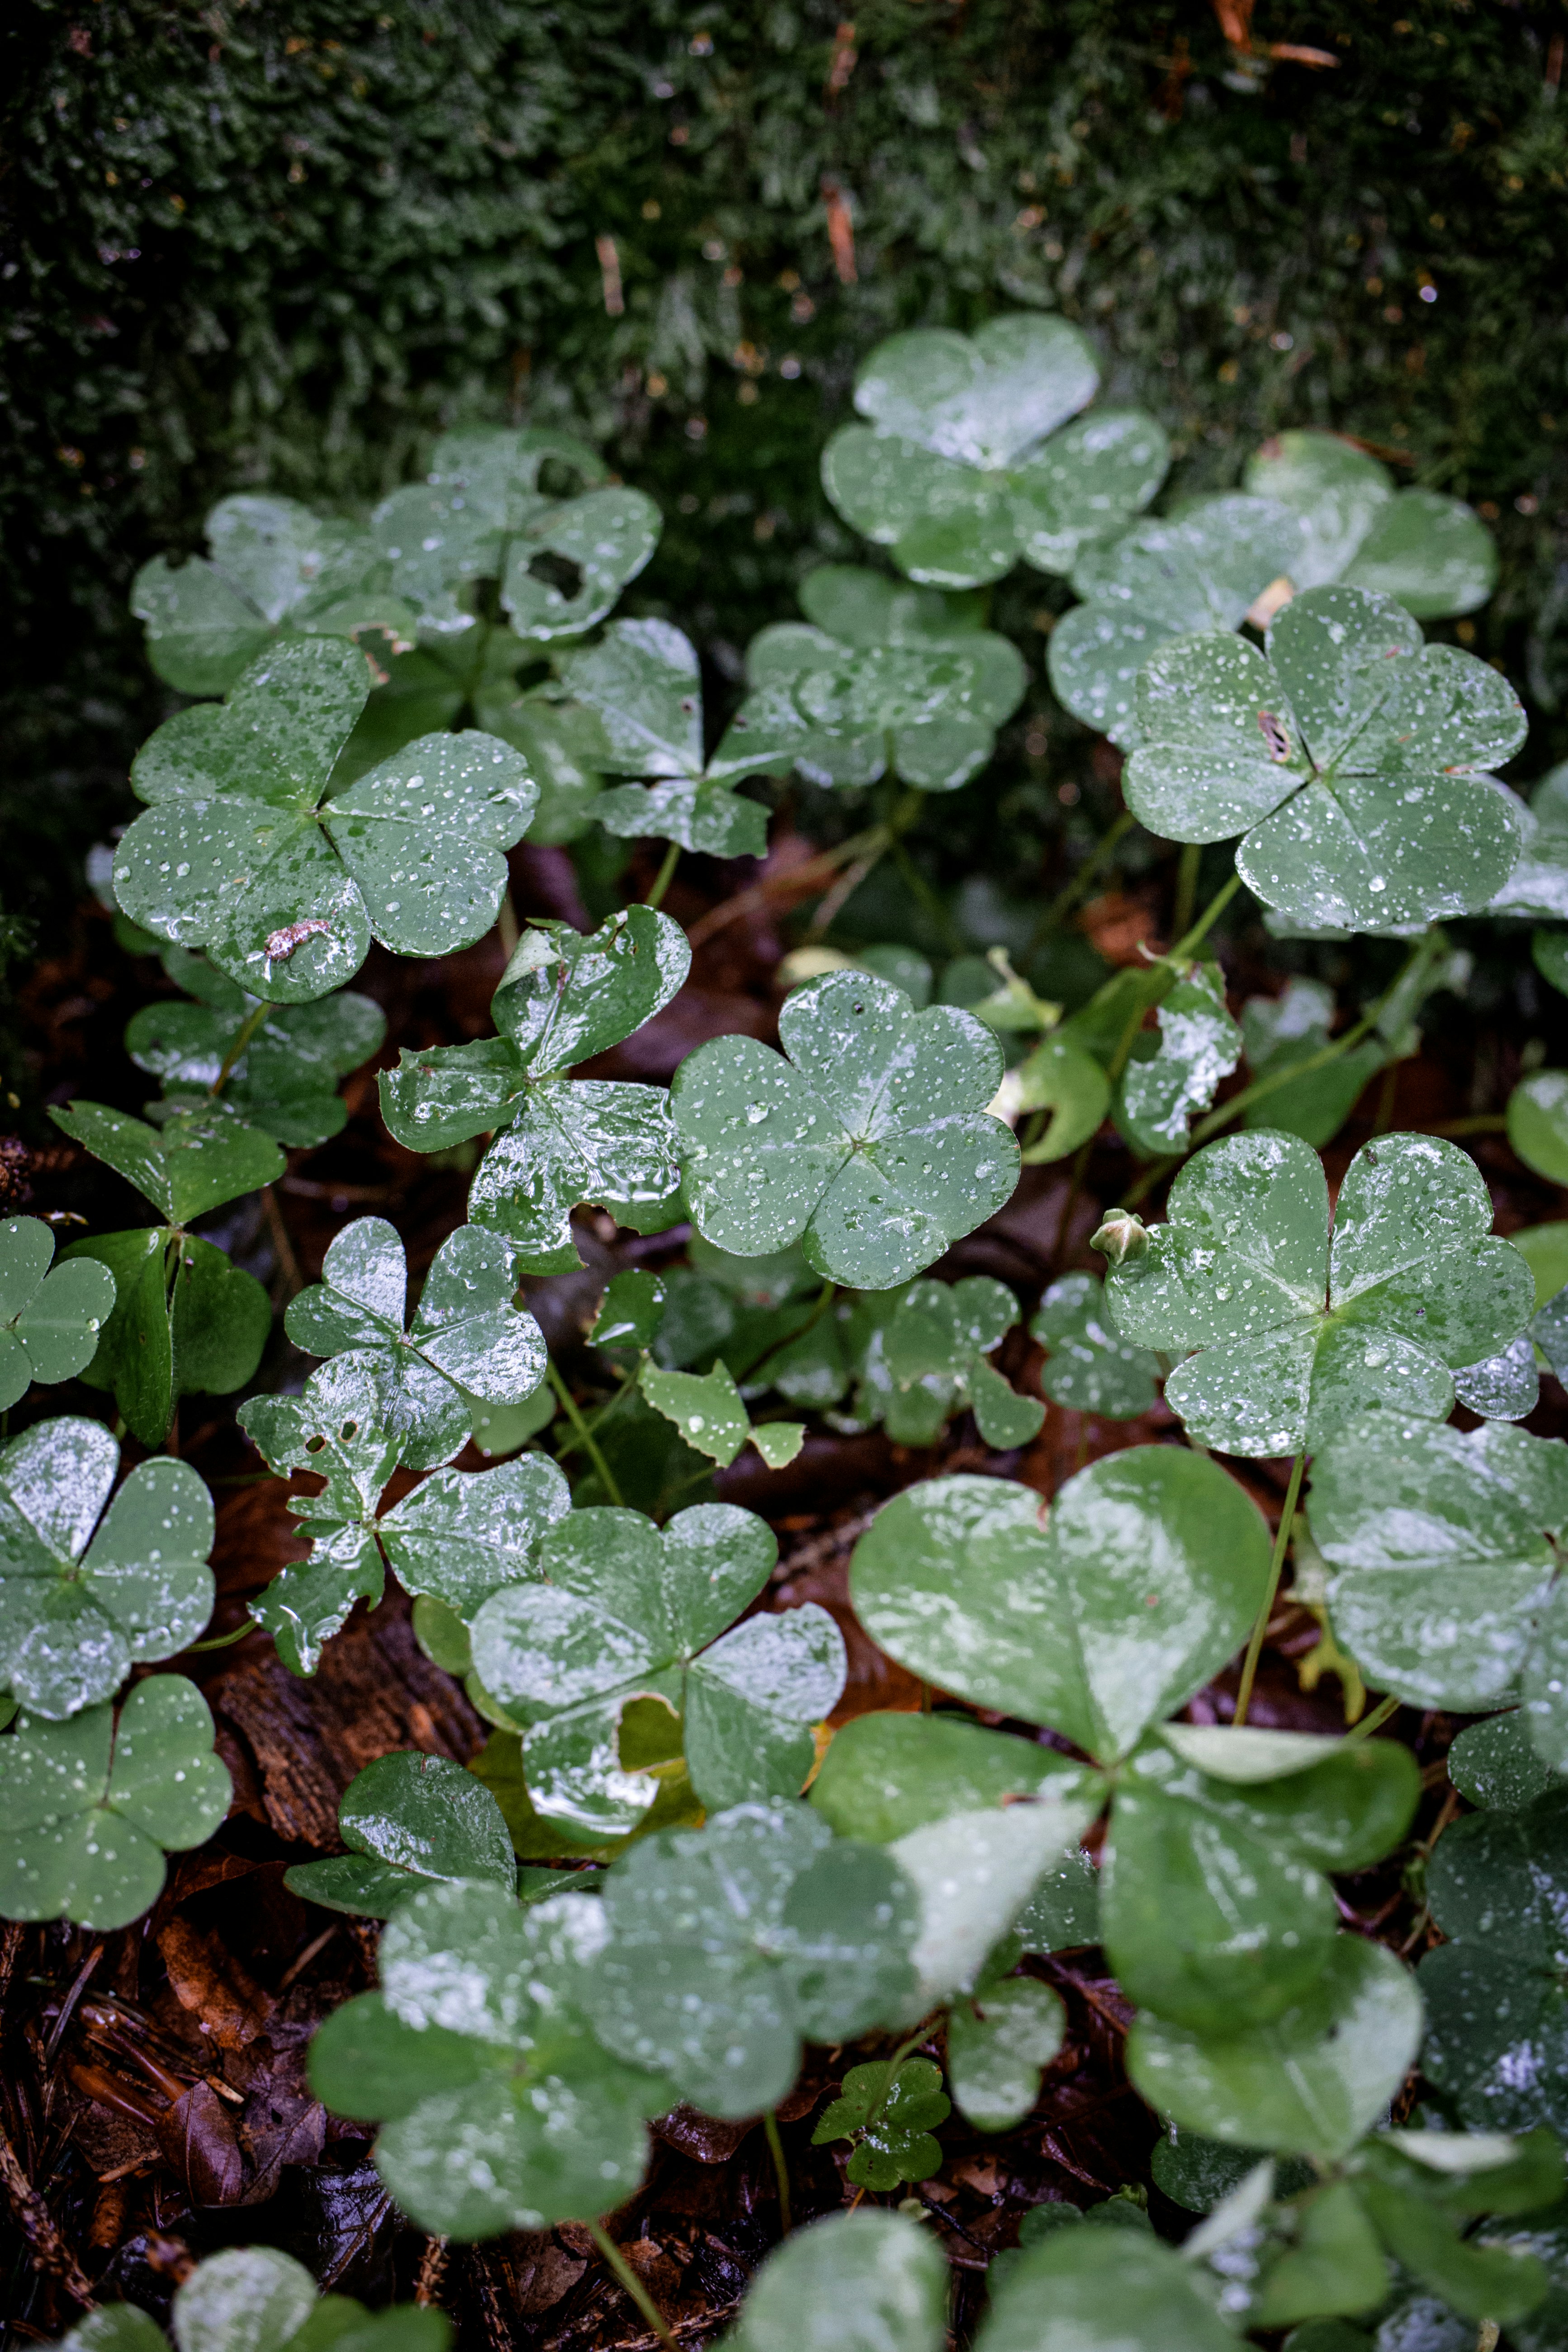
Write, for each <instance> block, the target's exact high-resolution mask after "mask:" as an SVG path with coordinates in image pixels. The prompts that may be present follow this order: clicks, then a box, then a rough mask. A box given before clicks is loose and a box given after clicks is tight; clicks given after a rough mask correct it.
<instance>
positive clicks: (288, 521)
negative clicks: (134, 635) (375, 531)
mask: <svg viewBox="0 0 1568 2352" xmlns="http://www.w3.org/2000/svg"><path fill="white" fill-rule="evenodd" d="M206 533H207V545H208V547H209V548H210V549H211V550H212V554H211V558H210V560H209V559H208V558H207V557H205V556H200V555H193V556H191V557H189V558H188V559H187V561H186V562H184V563H182V564H180V565H178V566H177V567H176V566H175V565H174V564H171V563H170V562H169V561H168V559H167V557H165V556H162V555H155V556H154V557H153V560H152V562H150V563H144V564H143V565H142V569H141V571H140V572H138V573H137V574H136V578H135V580H134V581H133V583H132V589H131V610H132V613H134V614H135V615H136V618H137V619H138V620H139V621H144V622H145V623H146V625H147V658H148V660H149V661H150V662H151V663H152V665H153V668H154V670H156V672H157V674H158V676H159V677H161V678H163V679H165V680H166V681H167V683H168V684H169V685H170V686H172V687H174V688H177V690H178V691H179V692H180V693H181V694H197V695H205V694H225V693H226V692H227V690H228V688H230V687H231V686H232V685H233V684H234V682H235V680H236V679H237V677H239V676H240V674H241V673H242V671H244V670H245V668H246V667H247V666H248V664H249V663H251V662H253V661H254V660H255V659H256V657H257V656H258V655H259V654H263V653H265V652H266V651H267V650H268V647H269V646H271V644H272V643H273V641H274V640H275V639H276V638H277V637H278V636H279V635H280V634H285V635H287V634H293V633H297V632H298V633H303V634H305V635H310V636H329V637H353V638H357V637H359V636H361V635H364V634H366V633H367V632H370V633H374V634H376V635H381V636H383V637H389V638H391V639H392V641H393V642H394V644H395V645H402V644H409V643H412V638H413V628H414V614H413V612H412V611H411V609H410V608H409V606H408V605H407V604H405V603H404V601H403V600H402V599H401V597H399V596H396V595H395V594H393V593H392V592H391V589H390V586H389V578H390V574H389V568H388V565H387V563H386V561H385V558H384V556H383V554H382V552H381V550H380V549H379V548H378V547H377V546H376V543H375V541H374V539H372V538H371V536H370V535H369V533H368V532H366V531H363V530H360V529H358V528H357V526H355V525H354V524H353V523H347V522H339V521H337V520H334V519H332V518H331V517H330V516H322V515H317V514H312V513H311V511H310V508H309V507H305V506H301V505H300V502H299V500H298V499H283V498H278V497H275V496H271V495H264V496H262V497H255V496H242V497H238V498H229V499H219V500H218V503H217V505H216V507H214V508H213V509H212V511H211V513H210V514H209V515H208V516H207V520H206Z"/></svg>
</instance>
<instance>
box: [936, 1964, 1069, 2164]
mask: <svg viewBox="0 0 1568 2352" xmlns="http://www.w3.org/2000/svg"><path fill="white" fill-rule="evenodd" d="M1066 2031H1067V2012H1066V2011H1065V2010H1064V2009H1063V2007H1062V2004H1061V2002H1060V2000H1058V1996H1057V1995H1056V1994H1055V1993H1054V1992H1052V1990H1050V1987H1049V1986H1048V1985H1043V1984H1037V1983H1036V1982H1035V1980H1034V1979H1033V1978H1032V1977H1010V1978H1007V1979H1005V1980H1004V1981H1002V1982H1000V1983H990V1984H983V1985H981V1986H979V1987H978V1988H977V1989H976V1990H975V1992H974V1993H973V1995H972V1996H970V1997H969V1998H968V1999H966V2000H959V2001H956V2002H955V2003H954V2005H953V2007H952V2011H951V2012H950V2014H949V2017H948V2021H947V2073H948V2080H949V2082H950V2083H951V2084H952V2096H953V2101H954V2104H955V2105H956V2106H957V2108H958V2111H959V2113H960V2114H961V2115H962V2116H964V2117H965V2118H966V2120H967V2121H968V2122H970V2123H972V2124H973V2126H974V2127H975V2129H976V2130H977V2131H1011V2130H1012V2129H1013V2127H1014V2126H1015V2125H1016V2124H1020V2123H1022V2122H1023V2120H1024V2118H1025V2116H1026V2115H1027V2114H1028V2113H1029V2110H1030V2109H1031V2107H1032V2106H1033V2105H1034V2104H1035V2102H1036V2100H1037V2098H1038V2097H1039V2095H1040V2076H1041V2074H1042V2073H1043V2072H1044V2070H1045V2068H1046V2067H1047V2066H1048V2065H1049V2064H1050V2063H1051V2061H1052V2059H1053V2058H1054V2057H1055V2056H1056V2054H1057V2053H1058V2050H1059V2049H1060V2048H1061V2044H1062V2037H1063V2035H1064V2033H1065V2032H1066Z"/></svg>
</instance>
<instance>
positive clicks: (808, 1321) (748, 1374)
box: [733, 1276, 837, 1388]
mask: <svg viewBox="0 0 1568 2352" xmlns="http://www.w3.org/2000/svg"><path fill="white" fill-rule="evenodd" d="M836 1296H837V1284H836V1283H835V1282H834V1280H833V1279H832V1277H831V1276H829V1277H828V1279H827V1280H826V1282H825V1283H824V1284H823V1286H822V1288H821V1289H820V1290H819V1291H818V1292H817V1294H816V1304H815V1306H814V1307H812V1310H811V1312H810V1314H809V1315H808V1316H807V1317H806V1318H805V1322H804V1323H800V1324H797V1325H796V1326H795V1329H794V1330H793V1331H786V1332H785V1333H784V1338H783V1339H775V1340H774V1341H773V1344H772V1346H771V1347H767V1348H764V1349H763V1352H762V1354H761V1355H760V1356H753V1357H752V1360H751V1362H750V1363H749V1364H742V1367H741V1369H740V1370H739V1371H738V1372H736V1373H735V1374H734V1375H733V1379H734V1381H735V1385H736V1387H737V1388H739V1386H740V1384H741V1382H742V1381H749V1380H752V1379H754V1378H755V1376H756V1374H757V1373H758V1372H759V1371H761V1370H762V1368H763V1365H764V1364H765V1363H767V1362H769V1361H770V1360H771V1359H772V1358H773V1357H774V1356H776V1355H778V1354H779V1353H780V1352H781V1350H782V1349H785V1348H793V1347H794V1345H795V1341H796V1340H797V1339H805V1335H806V1333H807V1332H808V1331H813V1330H815V1329H816V1326H817V1325H818V1324H819V1323H820V1322H821V1320H822V1318H823V1317H824V1316H825V1315H826V1312H827V1310H828V1308H829V1307H831V1306H832V1304H833V1301H834V1298H835V1297H836Z"/></svg>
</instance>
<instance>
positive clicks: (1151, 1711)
mask: <svg viewBox="0 0 1568 2352" xmlns="http://www.w3.org/2000/svg"><path fill="white" fill-rule="evenodd" d="M1267 1578H1268V1532H1267V1529H1266V1528H1265V1527H1264V1523H1263V1521H1262V1519H1261V1518H1260V1517H1259V1516H1258V1512H1257V1511H1256V1509H1255V1508H1254V1507H1253V1505H1252V1504H1251V1503H1250V1502H1248V1501H1247V1497H1246V1496H1244V1495H1243V1493H1242V1492H1241V1489H1240V1488H1239V1487H1238V1486H1235V1485H1234V1484H1233V1483H1232V1481H1231V1480H1229V1479H1228V1478H1227V1477H1226V1475H1225V1473H1224V1472H1223V1471H1222V1470H1220V1469H1219V1468H1218V1467H1217V1466H1216V1465H1215V1464H1213V1463H1211V1462H1208V1461H1207V1460H1205V1458H1204V1457H1203V1456H1201V1455H1199V1454H1192V1453H1185V1452H1183V1453H1178V1452H1176V1451H1175V1450H1174V1449H1173V1448H1171V1447H1167V1446H1139V1447H1135V1448H1133V1449H1132V1450H1131V1452H1129V1453H1124V1454H1115V1455H1112V1456H1110V1458H1108V1459H1107V1460H1105V1461H1102V1462H1097V1463H1095V1464H1093V1465H1091V1466H1090V1467H1089V1469H1088V1470H1085V1471H1081V1472H1080V1473H1079V1475H1078V1476H1077V1477H1076V1478H1072V1479H1069V1480H1068V1484H1067V1485H1066V1486H1064V1487H1063V1488H1062V1489H1061V1491H1060V1493H1059V1494H1058V1496H1057V1499H1056V1502H1055V1503H1054V1505H1053V1506H1052V1507H1051V1510H1050V1513H1049V1515H1048V1517H1047V1518H1046V1521H1045V1524H1044V1526H1043V1527H1042V1526H1041V1524H1040V1504H1039V1497H1038V1496H1037V1495H1036V1494H1035V1493H1034V1492H1033V1491H1032V1489H1030V1488H1028V1487H1026V1486H1013V1485H1012V1484H1010V1483H1009V1482H1007V1481H1005V1480H1002V1479H994V1478H976V1477H956V1478H939V1479H932V1480H931V1481H929V1482H928V1483H927V1484H925V1485H923V1486H914V1487H911V1488H910V1489H909V1490H907V1492H906V1493H904V1494H902V1495H900V1496H895V1497H894V1499H893V1500H892V1501H891V1502H890V1503H889V1504H886V1505H885V1506H884V1507H883V1508H882V1510H881V1511H880V1512H879V1514H878V1516H877V1518H876V1521H875V1522H874V1524H873V1526H872V1527H871V1528H870V1530H869V1531H868V1534H866V1535H864V1536H863V1537H862V1538H860V1541H859V1543H858V1545H857V1546H856V1549H855V1556H854V1560H853V1563H852V1566H851V1570H850V1594H851V1598H852V1599H853V1601H854V1603H855V1609H856V1613H857V1615H858V1617H859V1619H860V1622H862V1624H863V1625H865V1627H866V1629H867V1631H868V1633H871V1635H872V1636H873V1638H874V1639H875V1640H876V1641H878V1642H879V1643H880V1644H881V1646H882V1647H883V1648H884V1649H885V1650H887V1651H888V1652H889V1654H890V1655H892V1656H893V1657H895V1658H897V1659H898V1660H899V1662H900V1664H903V1665H906V1666H908V1667H909V1668H910V1671H911V1672H912V1673H915V1674H919V1675H923V1676H925V1677H926V1678H927V1679H928V1680H930V1681H931V1682H933V1683H935V1684H937V1685H939V1687H941V1688H943V1689H946V1690H952V1691H953V1692H955V1693H956V1694H957V1695H958V1696H961V1697H963V1698H966V1699H968V1700H969V1701H970V1703H971V1704H972V1705H974V1706H993V1707H996V1708H998V1709H999V1710H1000V1711H1001V1712H1002V1713H1004V1714H1007V1715H1016V1716H1019V1717H1023V1719H1024V1720H1025V1721H1026V1722H1035V1723H1044V1724H1048V1725H1049V1726H1050V1727H1052V1728H1053V1729H1056V1730H1059V1731H1062V1732H1065V1733H1066V1735H1067V1736H1068V1738H1069V1739H1071V1740H1073V1741H1074V1743H1075V1744H1076V1745H1077V1746H1079V1747H1080V1748H1084V1749H1085V1750H1086V1751H1087V1752H1088V1753H1089V1755H1091V1756H1096V1757H1098V1758H1099V1759H1101V1760H1103V1761H1107V1762H1109V1761H1111V1760H1113V1759H1116V1758H1117V1757H1120V1756H1124V1755H1126V1754H1127V1753H1128V1752H1129V1751H1130V1750H1131V1748H1132V1747H1133V1746H1134V1745H1135V1744H1136V1742H1137V1740H1138V1738H1139V1736H1140V1734H1141V1733H1142V1731H1143V1729H1144V1728H1145V1727H1146V1726H1147V1725H1149V1724H1151V1723H1152V1722H1155V1721H1158V1720H1159V1719H1161V1718H1162V1717H1164V1716H1165V1715H1168V1714H1170V1713H1172V1712H1173V1711H1174V1710H1175V1709H1176V1708H1177V1707H1179V1706H1182V1705H1183V1704H1184V1701H1185V1700H1186V1699H1187V1698H1188V1697H1190V1696H1191V1695H1192V1693H1193V1692H1194V1690H1197V1689H1199V1688H1200V1687H1201V1686H1202V1685H1203V1684H1204V1683H1205V1682H1206V1681H1207V1680H1208V1678H1209V1676H1210V1675H1212V1674H1214V1673H1215V1672H1216V1671H1217V1669H1218V1668H1219V1666H1220V1665H1222V1664H1224V1663H1225V1661H1226V1659H1227V1658H1228V1657H1230V1656H1231V1655H1232V1654H1233V1653H1234V1652H1235V1651H1236V1649H1237V1648H1238V1647H1239V1645H1240V1643H1241V1642H1242V1640H1243V1639H1244V1638H1245V1635H1246V1633H1247V1628H1248V1626H1249V1625H1250V1624H1251V1622H1252V1619H1253V1616H1254V1614H1255V1613H1256V1611H1257V1608H1258V1602H1259V1600H1260V1599H1261V1597H1262V1593H1263V1591H1264V1587H1265V1584H1266V1581H1267Z"/></svg>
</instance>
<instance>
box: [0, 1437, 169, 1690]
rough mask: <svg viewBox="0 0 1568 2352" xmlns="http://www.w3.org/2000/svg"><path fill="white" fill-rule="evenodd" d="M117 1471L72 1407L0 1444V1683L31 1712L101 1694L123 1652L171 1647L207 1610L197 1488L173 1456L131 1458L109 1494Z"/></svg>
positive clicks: (150, 1653)
mask: <svg viewBox="0 0 1568 2352" xmlns="http://www.w3.org/2000/svg"><path fill="white" fill-rule="evenodd" d="M119 1471H120V1448H119V1446H118V1445H117V1444H116V1443H115V1441H114V1439H113V1438H112V1437H111V1436H110V1433H109V1432H108V1430H106V1429H105V1428H104V1427H103V1425H102V1423H100V1422H96V1421H84V1420H80V1419H79V1418H77V1417H76V1416H75V1415H71V1416H68V1417H67V1418H64V1419H61V1420H58V1421H42V1422H37V1423H35V1424H34V1426H33V1427H32V1428H31V1429H29V1430H27V1431H26V1433H24V1434H23V1435H22V1436H20V1437H17V1438H14V1439H13V1440H12V1442H11V1444H9V1445H8V1446H6V1448H5V1451H4V1453H3V1454H0V1685H6V1686H8V1687H9V1688H10V1689H11V1690H12V1691H13V1692H14V1693H15V1694H16V1697H17V1699H18V1700H20V1702H21V1704H22V1705H23V1706H26V1708H27V1709H28V1710H29V1711H30V1713H31V1714H33V1715H35V1716H39V1717H46V1718H48V1719H50V1720H54V1721H58V1720H61V1719H63V1718H64V1717H67V1716H71V1715H76V1714H77V1713H79V1710H80V1709H81V1708H83V1707H86V1706H96V1705H97V1704H98V1703H100V1701H102V1700H104V1699H107V1698H110V1697H111V1696H113V1694H114V1693H115V1692H116V1691H117V1690H118V1689H119V1688H120V1685H121V1683H123V1682H124V1680H125V1678H126V1676H127V1675H129V1673H130V1671H131V1666H132V1661H133V1660H135V1659H146V1658H170V1657H173V1656H174V1654H176V1653H177V1652H178V1651H180V1650H183V1649H184V1648H185V1647H186V1646H187V1645H188V1644H189V1643H192V1642H194V1641H195V1639H196V1637H197V1635H198V1634H199V1633H201V1631H202V1628H203V1627H204V1626H205V1623H206V1622H207V1620H208V1618H209V1617H210V1616H211V1614H212V1605H213V1591H214V1587H213V1577H212V1570H210V1569H209V1568H208V1567H207V1564H206V1561H207V1554H208V1553H209V1552H210V1551H211V1549H212V1546H213V1534H214V1518H213V1507H212V1498H211V1496H209V1495H208V1493H207V1490H206V1488H205V1486H204V1485H203V1484H202V1482H201V1480H200V1478H198V1477H197V1475H196V1474H195V1471H194V1470H193V1469H191V1468H190V1466H189V1465H188V1464H186V1463H184V1462H173V1461H160V1462H144V1463H142V1465H141V1466H140V1468H138V1469H135V1470H132V1473H131V1475H130V1476H129V1477H128V1478H127V1479H126V1480H125V1482H124V1484H123V1486H121V1488H120V1491H119V1493H118V1494H116V1495H115V1496H114V1500H113V1501H112V1503H110V1501H109V1498H110V1491H111V1489H112V1488H113V1486H114V1482H115V1479H116V1477H117V1476H118V1475H119ZM106 1503H108V1504H109V1508H108V1510H107V1511H104V1506H105V1504H106ZM100 1513H102V1514H103V1516H102V1518H101V1521H100ZM95 1528H96V1529H97V1532H96V1534H95V1533H94V1529H95Z"/></svg>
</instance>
